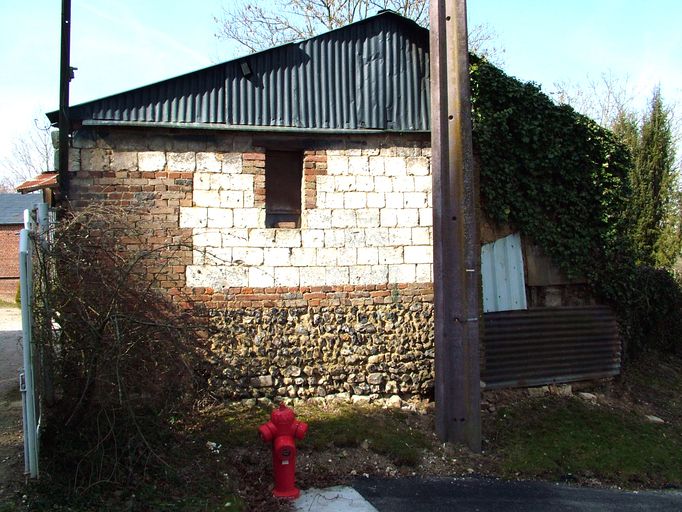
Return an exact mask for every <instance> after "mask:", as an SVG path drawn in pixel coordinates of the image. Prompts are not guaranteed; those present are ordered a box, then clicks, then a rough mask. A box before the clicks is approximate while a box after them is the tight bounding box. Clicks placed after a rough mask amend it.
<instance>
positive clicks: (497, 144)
mask: <svg viewBox="0 0 682 512" xmlns="http://www.w3.org/2000/svg"><path fill="white" fill-rule="evenodd" d="M471 79H472V101H473V109H474V117H473V122H474V144H475V146H476V151H477V154H478V156H479V158H480V173H481V176H480V184H481V185H480V188H481V203H482V207H483V209H484V211H485V213H486V214H487V215H488V217H489V218H490V219H491V220H493V221H495V222H498V223H502V224H510V225H511V226H513V227H514V228H516V229H518V230H520V231H521V232H522V233H524V234H525V235H527V236H530V237H531V238H532V239H533V240H534V241H535V242H536V243H537V244H539V245H540V246H542V247H543V248H544V250H545V251H546V252H547V254H549V255H550V256H551V257H552V259H553V260H554V261H555V262H556V263H557V264H558V265H559V266H560V268H561V269H562V270H563V271H564V272H566V274H567V275H568V276H573V277H575V276H584V277H586V278H587V280H588V282H589V283H590V285H591V286H592V288H593V290H594V291H595V293H596V294H597V296H598V297H600V298H601V299H602V300H603V301H605V302H606V303H608V304H610V305H612V306H613V307H614V309H615V310H616V311H617V312H618V313H619V316H620V319H621V326H622V330H623V334H624V337H625V339H626V342H627V343H628V344H629V348H630V349H631V350H633V349H634V350H636V349H638V348H641V347H642V346H644V345H645V344H646V343H649V342H650V341H651V340H649V341H647V340H648V338H650V337H651V336H656V337H657V339H656V340H653V342H654V343H656V344H660V345H661V346H662V347H663V346H665V348H670V347H669V346H667V345H671V346H672V345H674V344H675V339H674V336H675V335H674V332H672V333H669V334H666V333H667V332H668V331H669V330H670V329H672V328H674V326H673V325H670V318H669V316H670V315H672V316H673V317H675V319H676V320H674V322H677V323H679V324H680V326H682V319H681V317H682V315H680V306H682V294H680V291H679V288H678V286H677V285H676V283H675V281H674V280H673V279H672V277H671V276H670V275H669V274H667V273H666V276H667V277H666V276H664V275H662V274H661V273H659V274H658V275H657V276H656V277H652V276H653V274H656V272H655V271H652V270H651V269H643V268H639V267H637V266H636V265H635V256H634V251H633V246H632V242H631V237H630V228H629V226H628V221H627V215H626V209H627V204H628V200H629V198H630V195H631V194H630V188H629V184H628V183H629V180H628V173H629V171H630V166H631V158H630V154H629V152H628V150H627V149H626V148H625V146H623V145H622V144H621V143H620V142H618V140H617V139H616V137H615V136H614V135H613V134H612V133H611V132H610V131H609V130H607V129H604V128H602V127H600V126H599V125H598V124H597V123H595V122H594V121H592V120H591V119H589V118H588V117H585V116H583V115H581V114H578V113H577V112H575V111H574V110H573V109H572V108H571V107H569V106H567V105H556V104H555V103H554V102H553V101H552V100H551V99H550V98H549V97H548V96H546V95H545V94H543V93H542V92H541V90H540V88H539V87H538V86H537V85H535V84H533V83H523V82H520V81H519V80H516V79H514V78H512V77H510V76H508V75H506V74H505V73H504V72H503V71H501V70H500V69H498V68H496V67H495V66H493V65H491V64H490V63H488V62H486V61H485V60H482V59H480V58H478V57H476V56H473V55H472V56H471ZM652 272H653V274H652ZM661 272H663V273H665V272H664V271H661ZM652 279H653V281H655V282H656V285H655V286H652V285H651V283H652ZM645 283H646V286H643V284H645ZM659 296H660V297H659ZM659 299H660V300H665V301H666V305H667V306H668V307H667V309H666V311H667V313H666V315H668V318H667V319H666V320H665V321H664V319H663V317H662V315H660V313H659V312H658V311H657V310H656V309H657V308H660V307H661V304H659V303H658V302H659ZM657 317H661V318H657ZM662 321H664V323H666V326H665V327H663V326H662V323H661V322H662ZM666 336H667V337H668V338H669V339H663V338H665V337H666Z"/></svg>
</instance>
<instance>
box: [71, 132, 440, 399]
mask: <svg viewBox="0 0 682 512" xmlns="http://www.w3.org/2000/svg"><path fill="white" fill-rule="evenodd" d="M277 142H278V144H279V146H278V148H280V149H281V147H282V144H283V143H282V140H278V141H277ZM291 145H292V146H293V147H295V148H300V149H301V151H302V152H303V167H304V168H303V173H302V175H303V178H302V182H301V200H302V213H301V219H300V225H301V227H300V228H294V229H292V228H266V227H265V199H266V194H265V187H266V186H267V184H266V182H265V166H266V161H265V158H266V151H267V149H268V147H269V143H268V140H265V139H264V138H262V137H258V136H256V135H254V136H249V135H244V134H229V133H223V134H221V133H206V132H202V133H187V132H179V131H168V132H160V131H155V132H153V133H152V132H150V131H145V130H133V129H129V130H118V129H116V130H107V131H104V130H101V131H95V130H81V131H79V132H78V133H76V135H75V138H74V147H73V149H72V150H71V161H72V163H73V169H74V173H73V175H72V179H71V184H70V193H71V202H72V205H73V207H74V208H78V207H80V206H82V205H85V204H87V203H90V202H93V201H94V202H99V203H103V204H111V205H116V206H123V207H130V208H131V213H130V221H131V222H132V223H133V225H134V226H135V228H136V229H138V230H144V231H145V232H146V233H147V240H146V242H147V243H148V244H149V245H151V246H152V247H154V246H157V247H158V246H162V245H163V244H166V243H169V242H178V243H179V242H187V243H188V247H187V248H186V249H184V248H183V249H182V250H181V251H180V252H179V253H178V254H177V255H176V258H177V259H176V260H175V261H174V262H173V264H172V265H170V266H169V267H168V271H167V272H166V273H165V274H164V276H163V278H162V281H161V283H160V284H161V287H162V288H163V289H165V291H166V293H167V294H168V295H169V296H170V297H172V298H174V299H176V300H178V301H179V302H182V303H183V304H186V302H185V300H186V298H187V297H190V298H191V301H192V302H193V303H194V304H195V305H197V304H198V305H201V306H204V307H202V308H200V310H201V311H202V312H208V313H209V315H208V316H207V318H208V321H209V326H210V327H211V329H210V332H211V334H210V337H211V339H210V343H209V345H210V347H211V350H210V353H209V354H208V355H207V357H208V360H209V362H210V363H211V365H212V367H213V370H214V371H213V375H212V377H211V379H210V382H211V386H212V388H213V391H214V393H216V394H218V395H220V396H224V397H243V396H272V395H275V394H280V395H281V394H286V395H288V396H312V395H317V396H322V395H325V394H328V393H337V392H349V393H354V394H387V393H398V392H399V393H401V394H424V393H429V392H430V387H431V385H432V374H433V350H432V345H433V328H432V306H431V302H432V299H433V293H432V285H431V280H432V277H431V276H432V265H431V236H432V227H431V217H432V210H431V176H430V150H429V141H428V139H427V138H425V137H421V138H419V137H417V138H415V139H413V140H410V139H407V138H403V137H398V136H391V137H387V136H376V137H367V138H363V140H361V141H355V140H353V139H352V138H350V137H336V138H334V139H333V140H323V139H319V140H318V139H315V138H312V139H311V137H310V136H308V137H307V138H306V140H303V139H300V138H292V140H291ZM285 147H287V144H285ZM131 249H135V247H132V248H131ZM161 259H162V258H161ZM161 263H165V262H160V264H161ZM198 311H199V310H198ZM320 319H323V322H322V321H321V320H320ZM351 319H353V325H350V324H349V322H350V321H351ZM320 322H322V323H320ZM306 333H307V334H306ZM265 346H267V347H268V348H267V350H264V347H265ZM322 352H325V353H326V354H327V355H325V356H324V357H323V358H322V359H319V357H318V356H319V355H320V353H322ZM332 354H333V356H332ZM245 356H248V357H247V358H246V359H245V358H244V357H245ZM275 361H276V363H274V362H275ZM339 365H346V366H348V365H351V366H352V368H353V371H352V372H350V373H349V372H347V371H343V372H339V371H338V368H339ZM401 371H407V374H406V376H402V377H401V376H400V375H399V373H400V372H401ZM306 372H308V373H306ZM228 374H229V376H228ZM326 374H328V375H326ZM332 374H333V375H334V376H333V378H332V377H331V375H332Z"/></svg>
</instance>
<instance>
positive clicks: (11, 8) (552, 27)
mask: <svg viewBox="0 0 682 512" xmlns="http://www.w3.org/2000/svg"><path fill="white" fill-rule="evenodd" d="M227 1H230V0H225V2H227ZM72 4H73V5H72V15H73V23H72V55H71V62H72V65H73V66H76V67H78V70H77V71H76V78H75V80H74V81H73V82H72V85H71V100H72V103H78V102H83V101H87V100H91V99H95V98H98V97H101V96H105V95H107V94H112V93H116V92H120V91H124V90H127V89H131V88H134V87H137V86H140V85H144V84H147V83H150V82H154V81H157V80H161V79H164V78H169V77H172V76H175V75H179V74H182V73H185V72H188V71H192V70H195V69H199V68H202V67H205V66H208V65H211V64H213V63H216V62H220V61H222V60H226V59H227V58H230V57H232V56H235V50H234V48H233V47H231V46H230V45H228V44H227V43H225V42H222V41H220V40H218V39H217V38H216V37H215V32H216V24H215V22H214V21H213V17H214V16H217V15H219V14H220V12H221V6H222V5H223V0H193V1H192V2H169V1H167V0H164V1H161V0H72ZM60 8H61V2H60V1H59V0H50V1H48V0H34V1H31V2H10V1H4V2H2V3H1V4H0V69H2V72H1V73H0V109H1V111H2V113H3V115H4V118H5V122H4V123H2V125H0V161H2V160H3V159H4V157H5V156H6V155H7V153H8V152H9V151H10V148H11V142H12V139H13V138H14V137H16V136H17V135H21V133H22V132H25V131H26V130H28V129H29V128H30V126H31V123H32V120H33V119H34V118H35V117H38V116H41V113H43V112H46V111H50V110H54V109H56V108H57V105H58V94H59V90H58V79H59V77H58V72H59V22H60ZM468 9H469V24H470V25H472V26H473V25H477V24H481V23H487V24H489V25H490V27H491V28H492V29H493V30H494V31H495V33H496V34H497V39H496V41H495V45H496V46H498V47H501V48H503V49H504V53H503V54H502V59H503V68H504V69H505V70H506V71H507V72H508V73H509V74H511V75H514V76H516V77H518V78H521V79H523V80H529V81H534V82H536V83H539V84H540V85H541V86H542V87H543V89H544V90H546V91H551V90H553V84H555V83H557V82H573V83H581V82H584V81H585V80H586V79H587V77H588V75H589V76H591V77H592V78H595V79H596V78H598V77H599V76H600V75H601V74H602V73H611V74H612V75H614V76H616V77H620V78H622V79H626V78H627V80H628V83H629V84H630V85H631V87H632V88H633V90H634V92H635V94H636V95H637V97H636V102H637V104H636V106H637V107H638V108H643V106H644V104H645V98H646V97H647V96H648V95H649V94H650V92H651V90H652V88H653V87H654V86H655V85H656V84H658V83H660V85H661V87H662V91H663V95H664V98H665V99H667V100H668V101H669V102H670V103H677V104H679V106H678V112H680V115H682V30H680V20H682V2H679V0H649V1H644V0H571V1H565V0H564V1H558V0H513V1H512V0H469V2H468ZM41 121H44V118H41ZM0 172H2V170H1V169H0Z"/></svg>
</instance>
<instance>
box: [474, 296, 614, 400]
mask: <svg viewBox="0 0 682 512" xmlns="http://www.w3.org/2000/svg"><path fill="white" fill-rule="evenodd" d="M483 318H484V329H483V337H482V339H483V342H482V343H483V346H484V347H485V349H484V350H485V359H484V361H485V364H484V368H483V369H482V371H481V378H482V379H483V380H484V381H485V383H486V387H488V388H501V387H516V386H520V387H524V386H540V385H543V384H551V383H560V382H573V381H578V380H590V379H598V378H603V377H608V376H611V375H618V373H620V359H621V357H620V356H621V345H620V336H619V333H618V324H617V322H616V318H615V316H614V314H613V312H612V311H611V309H609V308H608V307H606V306H583V307H566V308H542V309H530V310H525V311H523V310H522V311H502V312H496V313H486V314H484V315H483Z"/></svg>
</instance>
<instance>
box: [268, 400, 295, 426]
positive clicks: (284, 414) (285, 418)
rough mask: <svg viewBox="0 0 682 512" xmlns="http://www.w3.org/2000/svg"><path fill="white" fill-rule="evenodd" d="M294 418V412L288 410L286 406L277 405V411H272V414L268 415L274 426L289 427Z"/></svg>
mask: <svg viewBox="0 0 682 512" xmlns="http://www.w3.org/2000/svg"><path fill="white" fill-rule="evenodd" d="M294 418H295V414H294V411H292V410H291V409H289V408H288V407H287V406H286V405H284V404H283V403H282V404H279V409H275V410H274V411H272V414H271V415H270V420H271V421H272V422H273V423H274V424H275V425H290V424H291V423H293V421H294Z"/></svg>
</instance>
